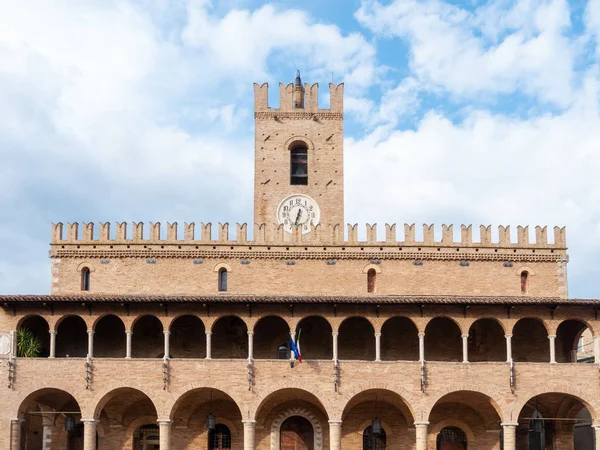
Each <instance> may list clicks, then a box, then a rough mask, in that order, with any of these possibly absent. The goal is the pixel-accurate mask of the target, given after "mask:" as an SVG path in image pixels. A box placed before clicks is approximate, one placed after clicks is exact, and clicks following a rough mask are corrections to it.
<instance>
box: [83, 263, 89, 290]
mask: <svg viewBox="0 0 600 450" xmlns="http://www.w3.org/2000/svg"><path fill="white" fill-rule="evenodd" d="M81 290H82V291H89V290H90V269H89V268H88V267H84V268H83V269H81Z"/></svg>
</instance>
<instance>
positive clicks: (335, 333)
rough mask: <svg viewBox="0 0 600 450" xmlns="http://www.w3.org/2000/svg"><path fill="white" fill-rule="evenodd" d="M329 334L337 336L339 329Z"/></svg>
mask: <svg viewBox="0 0 600 450" xmlns="http://www.w3.org/2000/svg"><path fill="white" fill-rule="evenodd" d="M331 335H332V336H339V335H340V332H339V331H333V332H332V333H331Z"/></svg>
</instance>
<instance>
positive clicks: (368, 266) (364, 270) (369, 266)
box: [362, 264, 381, 274]
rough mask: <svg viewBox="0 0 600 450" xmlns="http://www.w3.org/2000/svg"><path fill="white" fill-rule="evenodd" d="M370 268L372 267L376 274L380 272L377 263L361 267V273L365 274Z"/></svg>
mask: <svg viewBox="0 0 600 450" xmlns="http://www.w3.org/2000/svg"><path fill="white" fill-rule="evenodd" d="M371 269H373V270H374V271H375V273H376V274H380V273H381V267H380V266H379V265H378V264H367V265H366V266H365V267H363V271H362V273H364V274H367V273H369V270H371Z"/></svg>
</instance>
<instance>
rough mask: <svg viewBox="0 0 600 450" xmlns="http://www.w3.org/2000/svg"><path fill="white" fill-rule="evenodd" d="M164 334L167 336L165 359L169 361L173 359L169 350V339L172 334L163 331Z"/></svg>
mask: <svg viewBox="0 0 600 450" xmlns="http://www.w3.org/2000/svg"><path fill="white" fill-rule="evenodd" d="M163 334H164V335H165V359H169V358H170V357H171V356H170V354H171V352H170V350H169V337H170V336H171V332H170V331H163Z"/></svg>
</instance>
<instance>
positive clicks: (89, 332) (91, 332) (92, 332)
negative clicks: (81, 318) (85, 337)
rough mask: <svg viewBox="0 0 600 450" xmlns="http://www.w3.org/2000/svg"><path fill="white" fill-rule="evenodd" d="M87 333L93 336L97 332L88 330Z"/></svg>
mask: <svg viewBox="0 0 600 450" xmlns="http://www.w3.org/2000/svg"><path fill="white" fill-rule="evenodd" d="M87 333H88V334H92V335H93V334H94V333H95V331H94V330H87Z"/></svg>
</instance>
